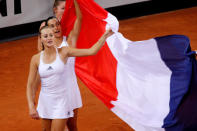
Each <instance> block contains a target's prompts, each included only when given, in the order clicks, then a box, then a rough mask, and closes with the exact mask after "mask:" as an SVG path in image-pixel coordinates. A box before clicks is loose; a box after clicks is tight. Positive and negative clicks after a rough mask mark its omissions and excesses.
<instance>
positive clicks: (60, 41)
mask: <svg viewBox="0 0 197 131" xmlns="http://www.w3.org/2000/svg"><path fill="white" fill-rule="evenodd" d="M62 41H63V36H62V37H60V38H56V39H55V43H56V46H57V47H59V46H60V45H61V44H62Z"/></svg>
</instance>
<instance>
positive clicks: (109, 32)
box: [104, 29, 114, 38]
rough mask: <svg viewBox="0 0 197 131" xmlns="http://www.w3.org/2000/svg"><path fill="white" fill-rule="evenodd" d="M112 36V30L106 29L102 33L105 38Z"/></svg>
mask: <svg viewBox="0 0 197 131" xmlns="http://www.w3.org/2000/svg"><path fill="white" fill-rule="evenodd" d="M113 34H114V32H113V31H112V29H108V30H106V31H105V33H104V35H105V36H106V38H108V37H110V36H111V35H113Z"/></svg>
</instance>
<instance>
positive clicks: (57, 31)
mask: <svg viewBox="0 0 197 131" xmlns="http://www.w3.org/2000/svg"><path fill="white" fill-rule="evenodd" d="M47 24H48V26H49V27H51V29H52V31H53V33H54V36H55V38H60V37H62V29H61V25H60V22H59V21H58V20H57V19H56V18H53V19H50V20H49V21H48V23H47Z"/></svg>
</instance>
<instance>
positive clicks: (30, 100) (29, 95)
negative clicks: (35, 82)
mask: <svg viewBox="0 0 197 131" xmlns="http://www.w3.org/2000/svg"><path fill="white" fill-rule="evenodd" d="M34 93H35V92H34V91H33V88H31V86H29V85H28V86H27V91H26V95H27V102H28V107H29V109H32V108H35V97H34V96H35V94H34Z"/></svg>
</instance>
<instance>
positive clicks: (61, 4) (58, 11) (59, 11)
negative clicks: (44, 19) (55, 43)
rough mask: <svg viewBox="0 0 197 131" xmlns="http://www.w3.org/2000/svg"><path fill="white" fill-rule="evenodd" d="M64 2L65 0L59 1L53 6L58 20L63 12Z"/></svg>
mask: <svg viewBox="0 0 197 131" xmlns="http://www.w3.org/2000/svg"><path fill="white" fill-rule="evenodd" d="M65 4H66V2H65V1H59V2H58V6H57V7H55V8H54V13H55V16H56V17H57V18H58V20H59V21H60V20H61V18H62V15H63V13H64V9H65Z"/></svg>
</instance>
